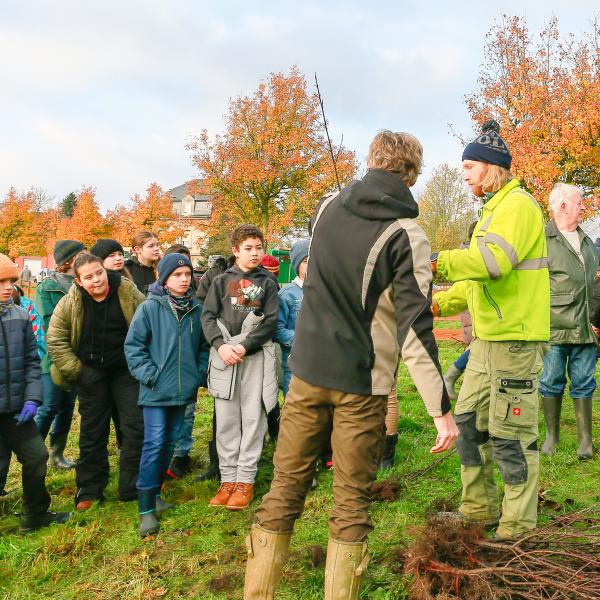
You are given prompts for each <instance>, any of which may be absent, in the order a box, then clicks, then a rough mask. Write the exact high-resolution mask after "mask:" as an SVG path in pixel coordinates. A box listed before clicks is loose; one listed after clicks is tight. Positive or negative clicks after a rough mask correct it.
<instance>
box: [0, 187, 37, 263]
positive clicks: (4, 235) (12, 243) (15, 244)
mask: <svg viewBox="0 0 600 600" xmlns="http://www.w3.org/2000/svg"><path fill="white" fill-rule="evenodd" d="M45 242H46V238H45V237H44V236H43V235H42V231H41V227H40V222H39V212H38V211H37V210H36V198H35V195H34V193H33V192H32V191H29V192H25V193H19V192H17V190H16V189H15V188H10V190H9V191H8V194H7V195H6V198H5V199H4V201H3V202H2V203H1V204H0V252H2V253H3V254H7V255H8V256H10V257H11V258H16V257H17V256H19V255H20V254H34V255H37V254H40V253H42V254H44V253H45V250H44V248H45Z"/></svg>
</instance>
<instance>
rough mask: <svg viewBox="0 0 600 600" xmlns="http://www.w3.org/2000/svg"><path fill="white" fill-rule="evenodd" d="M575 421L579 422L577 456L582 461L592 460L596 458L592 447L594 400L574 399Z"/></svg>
mask: <svg viewBox="0 0 600 600" xmlns="http://www.w3.org/2000/svg"><path fill="white" fill-rule="evenodd" d="M573 406H574V407H575V419H576V420H577V439H578V440H579V448H577V456H578V457H579V458H580V459H581V460H590V459H591V458H593V456H594V447H593V445H592V399H591V398H573Z"/></svg>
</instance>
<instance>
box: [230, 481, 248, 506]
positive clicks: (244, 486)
mask: <svg viewBox="0 0 600 600" xmlns="http://www.w3.org/2000/svg"><path fill="white" fill-rule="evenodd" d="M252 498H254V484H253V483H236V485H235V491H234V492H233V494H231V497H230V498H229V501H228V502H227V504H226V505H225V508H226V509H227V510H242V509H243V508H246V507H247V506H248V504H250V502H252Z"/></svg>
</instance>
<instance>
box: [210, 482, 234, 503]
mask: <svg viewBox="0 0 600 600" xmlns="http://www.w3.org/2000/svg"><path fill="white" fill-rule="evenodd" d="M235 485H236V484H235V483H233V482H229V481H226V482H224V483H222V484H221V485H220V486H219V489H218V490H217V493H216V494H215V495H214V496H213V497H212V498H211V500H210V502H209V504H210V505H211V506H225V505H226V504H227V502H228V501H229V498H230V497H231V495H232V494H233V492H234V491H235Z"/></svg>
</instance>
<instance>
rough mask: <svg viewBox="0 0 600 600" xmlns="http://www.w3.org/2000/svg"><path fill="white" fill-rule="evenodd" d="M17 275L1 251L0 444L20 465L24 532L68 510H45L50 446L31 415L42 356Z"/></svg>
mask: <svg viewBox="0 0 600 600" xmlns="http://www.w3.org/2000/svg"><path fill="white" fill-rule="evenodd" d="M18 279H19V273H18V271H17V266H16V265H15V264H14V263H13V262H12V261H11V260H10V258H8V256H5V255H4V254H0V329H1V335H0V443H1V445H2V447H3V448H4V451H6V452H9V453H10V452H14V453H15V454H16V456H17V459H18V461H19V462H20V463H21V465H22V467H23V472H22V482H23V509H24V510H23V517H22V519H21V531H23V532H27V531H33V530H35V529H39V528H40V527H45V526H46V525H50V524H51V523H64V522H65V521H66V520H67V519H68V518H69V513H53V512H50V511H48V508H49V506H50V495H49V494H48V491H47V490H46V484H45V480H46V463H47V461H48V451H47V450H46V447H45V446H44V442H43V440H42V438H41V437H40V434H39V432H38V430H37V427H36V426H35V422H34V420H33V418H34V417H35V415H36V413H37V410H38V408H39V406H41V404H42V373H41V369H40V357H39V356H38V349H37V344H36V341H35V338H34V335H33V330H32V327H31V321H30V319H29V315H28V313H27V311H26V310H24V309H22V308H21V307H19V306H15V303H14V301H13V297H12V294H13V285H14V283H15V281H17V280H18Z"/></svg>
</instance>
